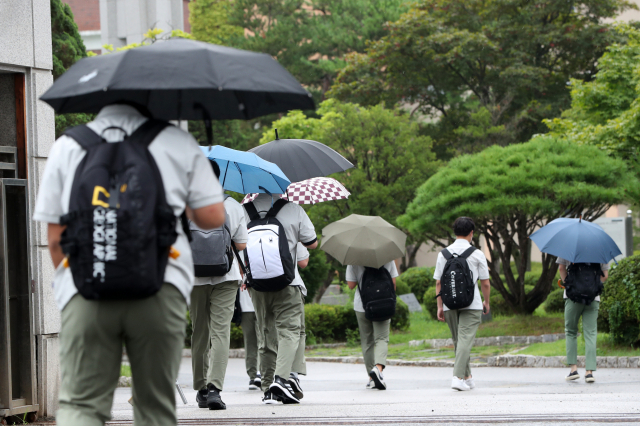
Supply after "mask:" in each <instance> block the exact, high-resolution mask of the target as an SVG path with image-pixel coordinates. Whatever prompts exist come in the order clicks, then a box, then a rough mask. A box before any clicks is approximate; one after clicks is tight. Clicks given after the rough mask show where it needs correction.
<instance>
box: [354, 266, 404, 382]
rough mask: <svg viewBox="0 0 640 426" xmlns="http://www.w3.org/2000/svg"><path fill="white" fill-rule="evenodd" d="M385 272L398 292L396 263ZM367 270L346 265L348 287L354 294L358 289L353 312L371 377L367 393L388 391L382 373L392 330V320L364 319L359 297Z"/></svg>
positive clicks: (360, 297) (366, 365)
mask: <svg viewBox="0 0 640 426" xmlns="http://www.w3.org/2000/svg"><path fill="white" fill-rule="evenodd" d="M383 268H384V269H385V270H386V271H388V273H389V275H388V276H390V277H391V280H392V281H393V289H394V291H395V289H396V277H397V276H398V269H397V268H396V263H395V261H393V260H392V261H391V262H387V263H386V264H385V265H384V266H383ZM366 269H367V268H365V267H364V266H357V265H347V272H346V275H345V278H346V281H347V286H349V288H350V289H351V290H353V289H354V288H356V287H358V289H357V290H356V293H355V295H354V297H353V310H354V311H355V312H356V318H357V320H358V329H359V330H360V345H361V346H362V356H363V358H364V365H365V368H366V370H367V373H368V375H369V380H368V383H367V386H366V388H367V389H379V390H385V389H387V384H386V383H385V381H384V376H383V373H382V371H383V370H384V369H385V366H386V364H387V353H388V350H389V327H390V326H391V319H387V320H385V321H370V320H368V319H367V317H366V315H365V310H364V306H363V304H362V296H361V294H360V286H361V285H362V284H363V277H364V274H365V271H366Z"/></svg>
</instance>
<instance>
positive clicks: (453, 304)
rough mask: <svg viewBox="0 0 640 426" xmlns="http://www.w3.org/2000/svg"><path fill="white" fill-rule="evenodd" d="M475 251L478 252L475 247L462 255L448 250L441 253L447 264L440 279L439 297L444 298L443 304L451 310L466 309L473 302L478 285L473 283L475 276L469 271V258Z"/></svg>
mask: <svg viewBox="0 0 640 426" xmlns="http://www.w3.org/2000/svg"><path fill="white" fill-rule="evenodd" d="M474 251H476V248H475V247H469V248H468V249H466V250H465V251H464V252H463V253H462V254H460V255H458V254H456V253H451V252H450V251H449V250H447V249H444V250H442V251H441V252H440V253H442V255H443V256H444V258H445V259H446V261H447V263H446V264H445V265H444V269H443V271H442V277H440V293H439V294H438V296H441V297H442V303H444V304H445V305H446V306H447V308H449V309H451V310H453V309H462V308H466V307H468V306H469V305H471V303H472V302H473V296H474V293H475V288H474V287H475V286H476V283H474V282H473V274H472V273H471V270H470V269H469V263H468V262H467V258H468V257H469V256H471V254H472V253H473V252H474ZM438 296H436V297H438Z"/></svg>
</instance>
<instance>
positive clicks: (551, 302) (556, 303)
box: [544, 288, 564, 314]
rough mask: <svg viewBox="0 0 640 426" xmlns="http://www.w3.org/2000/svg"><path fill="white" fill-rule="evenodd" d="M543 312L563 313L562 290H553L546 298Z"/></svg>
mask: <svg viewBox="0 0 640 426" xmlns="http://www.w3.org/2000/svg"><path fill="white" fill-rule="evenodd" d="M544 310H545V312H547V313H548V314H551V313H558V312H564V290H563V289H561V288H559V289H557V290H553V291H552V292H551V293H549V295H548V296H547V301H546V302H544Z"/></svg>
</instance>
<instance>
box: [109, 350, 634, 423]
mask: <svg viewBox="0 0 640 426" xmlns="http://www.w3.org/2000/svg"><path fill="white" fill-rule="evenodd" d="M307 367H308V372H309V375H308V376H307V377H303V378H302V386H303V389H304V390H305V397H304V399H303V400H302V403H301V404H300V405H287V406H284V405H282V404H280V405H276V406H265V405H262V404H261V402H260V400H261V397H262V393H261V392H259V391H250V390H248V383H249V380H248V377H247V376H246V374H245V372H244V360H243V359H230V360H229V367H228V370H227V377H226V383H225V389H224V391H223V393H222V397H223V400H224V401H225V403H226V404H227V410H225V411H209V410H206V409H200V408H198V407H197V405H196V403H195V391H193V390H191V359H190V358H184V359H183V361H182V365H181V368H180V376H179V382H180V383H181V384H182V385H183V386H184V392H185V394H186V396H187V399H188V405H183V404H182V402H181V401H180V400H179V397H177V399H178V417H179V419H180V424H185V425H186V424H189V425H210V424H399V423H402V424H414V423H415V424H418V423H435V424H454V423H459V422H464V423H484V424H487V423H488V424H493V423H496V424H497V423H502V424H505V423H512V422H513V421H518V422H519V423H518V424H522V425H526V424H540V423H544V424H567V423H566V422H570V423H573V424H576V423H584V422H585V421H589V422H591V423H589V424H599V423H601V422H602V423H605V422H606V423H607V424H611V422H613V423H614V424H617V423H620V424H623V423H625V424H632V423H626V422H634V423H636V424H640V399H638V395H640V369H602V370H599V371H597V372H596V378H597V380H598V382H597V383H595V384H586V383H585V382H584V380H582V381H579V382H577V383H566V382H565V380H564V375H565V374H566V373H567V371H568V369H566V368H565V369H559V368H491V367H488V368H478V369H475V370H474V377H475V379H476V384H477V387H476V389H475V390H473V391H470V392H456V391H453V390H451V389H450V388H449V386H450V383H451V382H450V381H451V376H452V370H451V368H436V367H431V368H424V367H394V366H391V367H388V368H387V370H386V371H385V379H386V381H387V384H388V386H389V389H388V390H387V391H375V390H366V389H365V388H364V387H365V384H366V382H367V380H366V379H367V377H366V372H365V368H364V366H363V365H359V364H358V365H351V364H331V363H308V366H307ZM581 374H583V370H581ZM130 395H131V390H130V389H128V388H119V389H118V390H117V391H116V396H115V401H114V410H113V418H114V422H113V423H114V424H130V423H129V422H130V420H131V419H132V418H133V410H132V408H131V406H130V405H129V404H128V403H127V400H128V398H129V397H130Z"/></svg>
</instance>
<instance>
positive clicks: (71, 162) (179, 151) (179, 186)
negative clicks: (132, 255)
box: [33, 105, 223, 310]
mask: <svg viewBox="0 0 640 426" xmlns="http://www.w3.org/2000/svg"><path fill="white" fill-rule="evenodd" d="M145 121H147V119H146V118H145V117H144V116H143V115H141V114H140V113H139V112H138V111H137V110H136V109H135V108H133V107H130V106H127V105H110V106H107V107H104V108H103V109H102V110H101V111H100V113H99V114H98V116H97V117H96V119H95V120H94V121H92V122H91V123H89V124H88V126H89V127H90V128H91V129H92V130H93V131H95V132H96V133H98V134H101V133H102V132H103V130H104V129H106V128H107V127H110V126H116V127H120V128H122V129H123V130H125V131H126V132H127V134H129V135H130V134H132V133H133V132H134V131H135V130H136V129H137V128H138V127H139V126H140V125H142V124H143V123H144V122H145ZM123 136H124V135H123V134H122V132H121V131H119V130H108V131H105V132H104V134H103V137H105V139H106V140H107V141H109V142H119V141H121V140H122V138H123ZM149 151H150V152H151V155H152V156H153V159H154V160H155V162H156V164H157V165H158V169H159V170H160V175H161V176H162V183H163V185H164V189H165V193H166V197H167V202H168V203H169V205H170V206H171V207H172V208H173V213H174V214H175V215H176V216H180V215H181V214H182V212H183V211H184V209H185V207H186V206H187V205H188V206H189V207H191V208H192V209H199V208H201V207H205V206H208V205H211V204H217V203H221V202H222V201H223V193H222V187H221V186H220V183H219V182H218V180H217V179H216V177H215V175H214V174H213V170H212V169H211V165H210V164H209V160H208V159H207V158H206V157H205V156H204V154H203V153H202V150H201V149H200V147H199V146H198V143H197V142H196V140H195V139H194V138H193V137H192V136H191V135H189V134H188V133H186V132H184V131H182V130H180V129H178V128H177V127H174V126H169V127H167V128H166V129H164V130H163V131H162V132H161V133H160V134H159V135H158V136H157V137H156V138H155V140H154V141H153V142H152V143H151V144H150V145H149ZM84 155H85V150H84V149H82V147H81V146H80V145H79V144H78V143H77V142H76V141H75V140H73V139H71V138H69V137H67V136H62V137H60V138H59V139H58V140H57V141H56V143H55V144H54V145H53V147H52V148H51V152H50V154H49V159H48V160H47V165H46V167H45V170H44V174H43V176H42V181H41V182H40V189H39V191H38V197H37V200H36V207H35V213H34V215H33V219H34V220H37V221H40V222H47V223H60V216H61V215H64V214H66V213H68V212H69V198H70V195H71V186H72V184H73V179H74V176H75V172H76V168H77V167H78V164H79V163H80V161H81V160H82V159H83V158H84ZM176 231H177V232H178V239H177V240H176V242H175V243H173V247H174V248H175V249H176V250H177V251H178V252H179V253H180V256H179V257H178V258H177V259H173V258H169V263H168V265H167V269H166V271H165V275H164V281H165V282H168V283H171V284H173V285H174V286H176V287H177V288H178V290H180V292H181V293H182V295H183V296H184V298H185V300H186V301H187V304H188V303H189V301H190V300H189V296H190V294H191V288H192V286H193V261H192V258H191V248H190V246H189V241H188V240H187V237H186V235H185V234H184V231H183V230H182V225H181V223H180V220H178V221H177V224H176ZM53 289H54V295H55V299H56V303H57V304H58V308H59V309H60V310H62V309H64V307H65V306H66V304H67V302H69V300H71V298H72V297H73V296H74V295H75V294H76V293H77V292H78V291H77V289H76V286H75V285H74V283H73V277H72V275H71V269H69V268H65V267H64V266H63V263H62V262H61V263H60V265H59V266H58V268H57V269H56V271H55V275H54V278H53Z"/></svg>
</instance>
